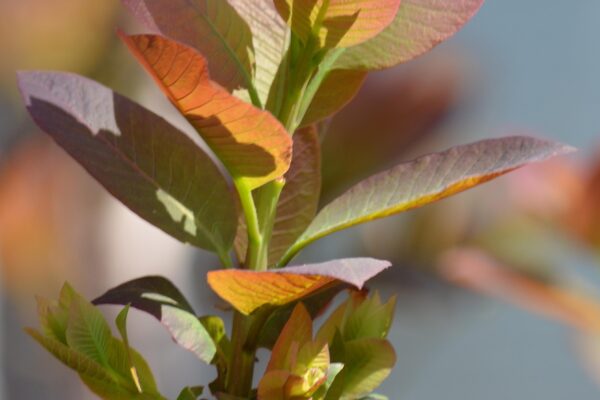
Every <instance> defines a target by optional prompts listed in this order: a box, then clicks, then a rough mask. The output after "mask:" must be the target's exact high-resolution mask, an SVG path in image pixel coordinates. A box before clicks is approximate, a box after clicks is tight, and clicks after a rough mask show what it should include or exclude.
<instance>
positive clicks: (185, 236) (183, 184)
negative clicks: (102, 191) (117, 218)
mask: <svg viewBox="0 0 600 400" xmlns="http://www.w3.org/2000/svg"><path fill="white" fill-rule="evenodd" d="M19 85H20V88H21V91H22V93H23V97H24V99H25V102H26V104H27V109H28V110H29V113H30V114H31V115H32V117H33V119H34V120H35V121H36V123H37V124H38V125H39V126H40V127H41V128H42V129H43V130H45V131H46V132H47V133H48V134H50V135H51V136H52V137H53V138H54V140H55V141H56V142H57V143H58V144H59V145H60V146H62V147H63V148H64V149H65V150H66V151H67V152H68V153H69V154H70V155H71V156H73V157H74V158H75V159H76V160H77V161H78V162H79V163H80V164H82V165H83V167H84V168H85V169H86V170H87V171H88V172H89V173H90V174H91V175H92V176H94V177H95V178H96V179H97V180H98V181H99V182H100V183H101V184H102V185H103V186H104V187H106V189H107V190H108V191H109V192H111V193H112V194H113V195H114V196H115V197H117V198H118V199H119V200H121V201H122V202H123V203H124V204H125V205H126V206H127V207H129V208H130V209H131V210H132V211H134V212H135V213H137V214H138V215H139V216H141V217H142V218H144V219H146V220H147V221H148V222H150V223H152V224H154V225H156V226H157V227H159V228H161V229H162V230H164V231H165V232H167V233H168V234H170V235H171V236H173V237H175V238H177V239H179V240H181V241H183V242H189V243H191V244H194V245H196V246H199V247H202V248H205V249H209V250H215V251H217V252H219V253H226V252H227V251H228V250H229V249H230V248H231V244H232V242H233V238H234V234H235V219H236V215H237V214H236V208H235V203H234V197H233V193H232V191H231V188H230V187H229V185H228V183H227V181H226V180H225V178H224V176H223V175H222V174H221V172H220V171H219V170H218V168H217V167H216V166H215V165H214V164H213V162H212V160H211V159H210V158H209V157H208V156H207V155H206V154H205V153H204V152H203V151H202V150H201V149H200V147H198V146H197V145H196V144H195V143H194V142H193V141H191V140H190V139H188V138H187V137H186V136H185V134H183V133H182V132H180V131H179V130H177V129H175V128H174V127H173V126H171V125H170V124H168V123H167V122H166V121H165V120H163V119H162V118H160V117H158V116H157V115H155V114H153V113H152V112H150V111H148V110H146V109H144V108H142V107H140V106H139V105H137V104H136V103H134V102H132V101H130V100H128V99H126V98H125V97H122V96H120V95H118V94H116V93H114V92H113V91H111V90H110V89H108V88H106V87H104V86H101V85H99V84H97V83H95V82H92V81H90V80H88V79H86V78H83V77H79V76H76V75H73V74H67V73H56V72H21V73H19Z"/></svg>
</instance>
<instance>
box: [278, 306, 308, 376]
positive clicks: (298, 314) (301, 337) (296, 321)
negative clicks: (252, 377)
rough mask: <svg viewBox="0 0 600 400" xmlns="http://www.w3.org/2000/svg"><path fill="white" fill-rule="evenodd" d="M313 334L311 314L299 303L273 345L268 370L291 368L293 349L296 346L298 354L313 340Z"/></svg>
mask: <svg viewBox="0 0 600 400" xmlns="http://www.w3.org/2000/svg"><path fill="white" fill-rule="evenodd" d="M312 335H313V325H312V319H311V318H310V314H309V313H308V311H307V310H306V308H305V307H304V306H303V305H302V304H301V303H299V304H298V305H297V306H296V307H295V308H294V311H293V312H292V315H291V316H290V318H289V319H288V321H287V322H286V324H285V326H284V327H283V329H282V330H281V333H280V334H279V338H278V339H277V342H276V343H275V346H273V351H272V352H271V359H270V360H269V364H268V365H267V372H269V371H276V370H290V367H291V365H290V363H291V362H292V359H291V357H290V356H291V354H290V353H291V352H292V351H293V348H294V347H295V353H296V354H297V353H298V351H300V347H301V346H302V345H304V344H305V343H308V342H310V341H312ZM294 344H295V345H294ZM294 358H295V357H294Z"/></svg>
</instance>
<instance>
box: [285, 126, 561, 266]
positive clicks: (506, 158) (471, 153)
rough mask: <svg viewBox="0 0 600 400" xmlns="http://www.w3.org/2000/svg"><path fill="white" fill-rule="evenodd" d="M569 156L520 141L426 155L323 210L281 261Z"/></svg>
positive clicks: (553, 146) (551, 146) (556, 147)
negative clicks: (347, 232)
mask: <svg viewBox="0 0 600 400" xmlns="http://www.w3.org/2000/svg"><path fill="white" fill-rule="evenodd" d="M571 151H573V149H572V148H570V147H567V146H564V145H562V144H559V143H555V142H550V141H545V140H539V139H534V138H529V137H524V136H514V137H506V138H501V139H490V140H483V141H480V142H476V143H472V144H468V145H463V146H458V147H454V148H451V149H450V150H447V151H444V152H441V153H435V154H430V155H426V156H423V157H420V158H417V159H415V160H413V161H410V162H407V163H403V164H399V165H397V166H396V167H394V168H391V169H389V170H387V171H384V172H381V173H379V174H377V175H374V176H372V177H370V178H368V179H366V180H364V181H362V182H360V183H359V184H357V185H355V186H354V187H352V188H350V189H349V190H348V191H347V192H346V193H344V194H343V195H342V196H340V197H338V198H337V199H335V200H333V201H332V202H331V203H329V204H328V205H327V206H325V207H324V208H323V209H322V210H321V211H320V212H319V214H317V217H316V218H315V219H314V220H313V222H312V223H311V225H310V226H309V227H308V229H307V230H306V231H305V232H304V233H303V234H302V236H301V237H300V238H299V239H298V240H297V241H296V243H295V244H294V245H293V246H292V247H291V248H290V250H289V251H288V252H287V253H286V255H284V257H283V262H286V261H288V260H289V259H291V257H293V256H294V255H295V254H296V253H297V252H298V251H299V250H300V249H302V248H303V247H305V246H306V245H308V244H310V243H312V242H314V241H315V240H317V239H319V238H322V237H323V236H326V235H328V234H330V233H333V232H336V231H339V230H342V229H346V228H349V227H351V226H354V225H357V224H360V223H363V222H367V221H371V220H374V219H378V218H383V217H387V216H389V215H393V214H397V213H400V212H403V211H407V210H410V209H413V208H417V207H421V206H424V205H426V204H429V203H432V202H434V201H437V200H441V199H443V198H445V197H448V196H451V195H453V194H456V193H459V192H462V191H464V190H467V189H469V188H471V187H473V186H476V185H479V184H482V183H485V182H487V181H489V180H491V179H494V178H496V177H498V176H501V175H503V174H505V173H508V172H510V171H513V170H515V169H517V168H520V167H522V166H524V165H526V164H529V163H532V162H539V161H543V160H546V159H548V158H550V157H553V156H556V155H560V154H565V153H569V152H571Z"/></svg>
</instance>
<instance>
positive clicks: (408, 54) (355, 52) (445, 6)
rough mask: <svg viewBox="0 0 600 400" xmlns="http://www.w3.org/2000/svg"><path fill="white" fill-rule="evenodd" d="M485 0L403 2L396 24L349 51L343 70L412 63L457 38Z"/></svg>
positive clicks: (341, 65) (341, 64)
mask: <svg viewBox="0 0 600 400" xmlns="http://www.w3.org/2000/svg"><path fill="white" fill-rule="evenodd" d="M483 1H484V0H460V1H455V0H402V3H401V4H400V8H399V10H398V13H397V14H396V17H395V18H394V21H393V22H392V23H391V24H389V25H388V26H387V27H386V28H385V29H384V30H383V31H382V32H381V33H380V34H379V35H377V36H375V37H374V38H372V39H370V40H368V41H366V42H363V43H361V44H359V45H357V46H353V47H350V48H348V49H347V50H346V51H345V52H344V54H343V55H342V56H341V57H340V58H339V60H338V61H337V63H336V66H337V67H338V68H342V69H362V70H373V69H384V68H389V67H393V66H394V65H397V64H400V63H403V62H406V61H409V60H411V59H413V58H415V57H417V56H419V55H421V54H423V53H426V52H427V51H429V50H431V49H432V48H433V47H435V46H436V45H437V44H439V43H441V42H443V41H444V40H446V39H448V38H449V37H450V36H452V35H454V34H455V33H456V32H457V31H458V30H459V29H460V28H462V26H463V25H464V24H465V23H467V21H469V19H471V17H472V16H473V15H475V13H476V12H477V10H479V7H481V5H482V4H483Z"/></svg>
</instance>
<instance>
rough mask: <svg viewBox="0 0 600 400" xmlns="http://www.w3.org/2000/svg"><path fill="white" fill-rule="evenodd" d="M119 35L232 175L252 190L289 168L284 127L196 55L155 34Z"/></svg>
mask: <svg viewBox="0 0 600 400" xmlns="http://www.w3.org/2000/svg"><path fill="white" fill-rule="evenodd" d="M120 36H121V38H122V39H123V41H124V42H125V44H126V45H127V47H128V48H129V49H130V50H131V52H132V53H133V55H134V56H135V57H136V58H137V59H138V60H139V61H140V63H141V64H142V65H143V66H144V68H146V70H147V71H148V72H149V73H150V74H151V75H152V77H153V78H154V80H155V81H156V82H157V83H158V85H159V87H160V88H161V89H162V91H163V92H164V93H165V94H166V95H167V97H168V98H169V99H170V100H171V102H172V103H173V104H174V105H175V106H176V107H177V108H178V109H179V111H180V112H181V113H182V114H183V115H184V116H185V117H186V118H187V119H188V121H190V123H191V124H192V125H193V126H194V128H196V130H197V131H198V133H199V134H200V136H202V138H203V139H204V140H205V141H206V143H207V144H208V145H209V146H210V148H211V149H212V150H213V151H214V152H215V154H216V155H217V156H218V157H219V159H220V160H221V161H222V162H223V164H225V166H226V167H227V169H228V170H229V172H230V173H231V175H232V176H233V177H234V179H236V180H239V181H241V182H243V183H244V184H245V185H246V186H247V187H248V188H250V189H254V188H257V187H259V186H261V185H263V184H264V183H266V182H269V181H271V180H273V179H275V178H277V177H280V176H282V175H283V174H284V173H285V172H286V171H287V169H288V168H289V165H290V162H291V152H292V141H291V138H290V136H289V135H288V134H287V132H286V131H285V129H284V127H283V126H282V125H281V124H280V123H279V121H277V119H275V117H273V116H272V115H271V114H270V113H268V112H267V111H263V110H260V109H258V108H256V107H254V106H252V105H251V104H248V103H245V102H244V101H242V100H240V99H238V98H237V97H235V96H233V95H231V94H230V93H229V92H228V91H227V90H225V89H224V88H222V87H221V86H219V85H218V84H217V83H215V82H213V81H212V80H211V79H210V77H209V72H208V68H207V63H206V60H205V59H204V57H203V56H202V55H201V54H200V53H198V52H197V51H195V50H194V49H192V48H190V47H187V46H185V45H183V44H180V43H177V42H175V41H172V40H169V39H167V38H164V37H161V36H158V35H134V36H126V35H124V34H122V33H121V34H120Z"/></svg>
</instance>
